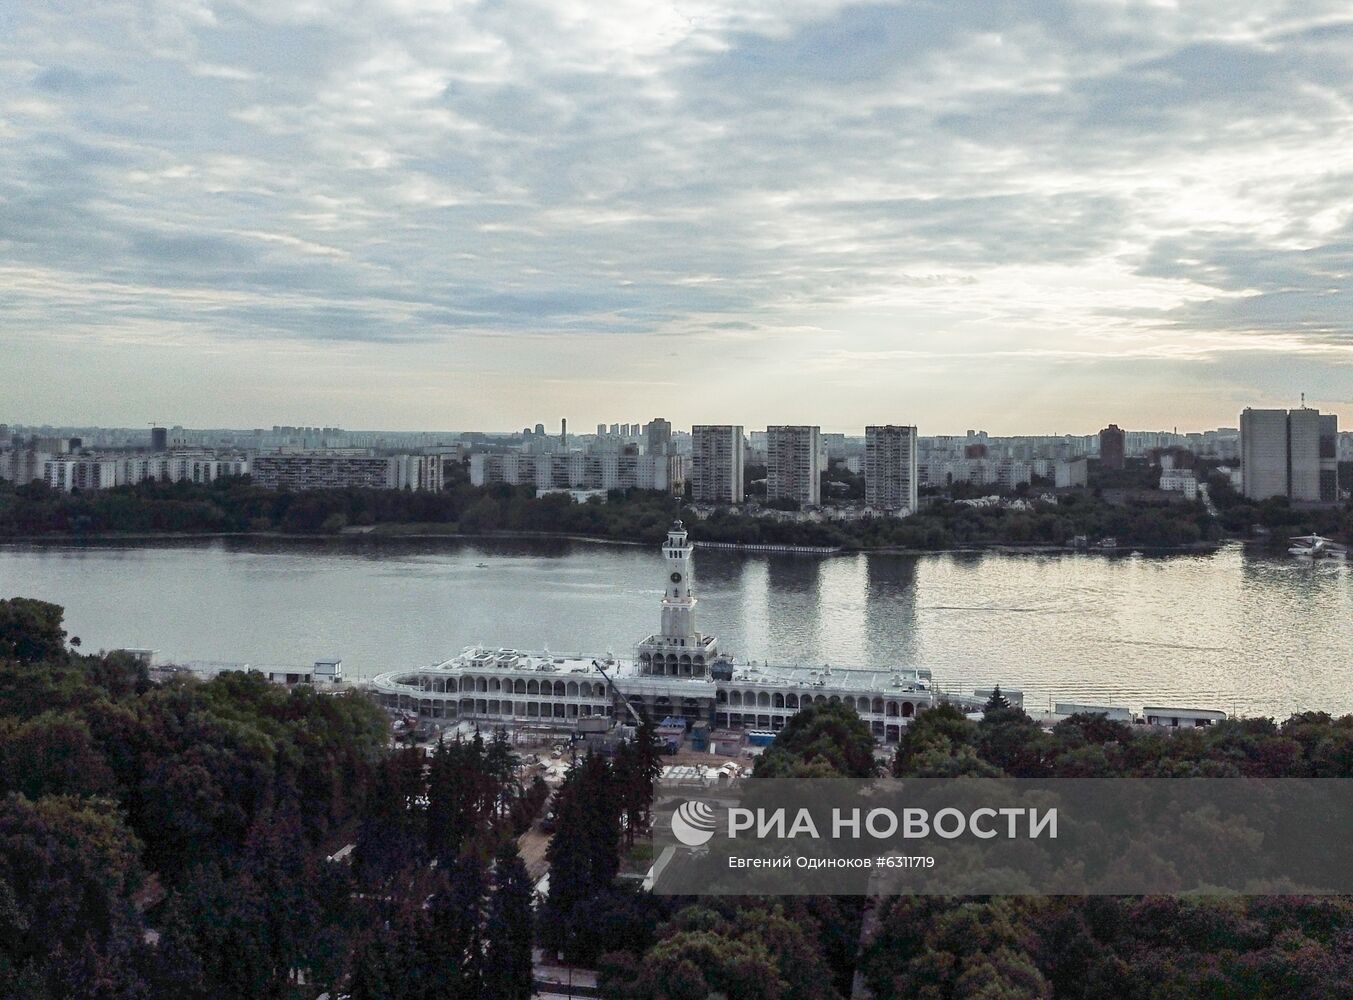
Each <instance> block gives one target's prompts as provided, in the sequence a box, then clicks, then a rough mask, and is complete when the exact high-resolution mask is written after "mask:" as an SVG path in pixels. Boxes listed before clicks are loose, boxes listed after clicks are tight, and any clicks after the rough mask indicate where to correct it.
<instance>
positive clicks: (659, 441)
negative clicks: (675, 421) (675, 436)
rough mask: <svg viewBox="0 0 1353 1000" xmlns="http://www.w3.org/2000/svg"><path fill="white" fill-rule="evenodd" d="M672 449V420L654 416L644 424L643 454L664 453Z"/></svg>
mask: <svg viewBox="0 0 1353 1000" xmlns="http://www.w3.org/2000/svg"><path fill="white" fill-rule="evenodd" d="M671 450H672V422H671V421H670V420H664V419H663V418H662V417H654V418H653V419H652V420H650V421H649V422H648V423H646V424H644V454H645V455H666V454H667V453H668V452H670V451H671Z"/></svg>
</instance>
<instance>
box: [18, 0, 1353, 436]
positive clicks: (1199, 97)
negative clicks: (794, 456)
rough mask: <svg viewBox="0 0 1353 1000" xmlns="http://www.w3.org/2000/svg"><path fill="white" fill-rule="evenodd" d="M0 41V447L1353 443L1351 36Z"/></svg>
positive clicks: (1200, 18) (401, 24)
mask: <svg viewBox="0 0 1353 1000" xmlns="http://www.w3.org/2000/svg"><path fill="white" fill-rule="evenodd" d="M0 28H3V30H2V31H0V39H4V40H3V41H0V94H3V95H4V96H3V97H0V137H2V138H3V142H0V168H2V169H0V314H2V315H3V321H2V322H0V352H2V353H3V356H4V357H5V358H6V360H7V362H8V364H7V365H6V368H7V374H8V375H9V378H8V379H7V380H6V397H7V398H6V401H7V403H8V409H9V410H10V414H9V418H10V419H12V420H24V421H26V422H34V423H38V422H54V421H56V420H58V419H60V420H71V421H74V422H76V423H81V422H91V423H92V422H101V423H112V424H118V423H121V424H128V425H139V424H142V423H149V422H151V421H159V420H163V419H165V416H166V414H173V415H175V416H176V419H177V420H178V421H179V422H181V423H183V424H185V425H194V426H225V425H230V424H232V423H236V422H239V418H238V414H240V413H248V414H251V415H253V416H252V421H253V422H255V423H259V424H264V425H271V424H275V423H276V424H283V423H288V422H291V421H294V420H295V419H296V414H297V413H298V412H303V413H305V414H307V419H308V420H312V421H314V422H316V423H319V424H340V423H341V424H344V425H352V426H364V427H373V428H381V427H384V428H393V427H411V426H433V427H468V426H484V427H497V428H504V429H506V428H512V427H520V426H523V425H527V424H530V423H534V421H535V420H536V419H538V415H539V414H541V413H550V414H569V415H570V417H571V419H573V420H575V421H576V424H577V426H579V427H586V426H589V425H591V424H593V423H595V422H597V421H598V420H601V419H608V420H609V419H610V413H605V412H601V411H602V410H609V411H611V412H614V411H615V410H621V411H627V412H638V413H663V414H665V415H666V416H667V417H668V418H669V419H671V420H673V421H674V423H676V424H678V425H681V426H691V425H692V424H695V423H700V422H710V423H740V424H743V425H747V426H752V425H762V426H765V425H770V424H775V423H779V422H783V421H792V420H797V419H811V420H813V421H816V422H818V423H820V425H821V426H822V427H823V428H824V430H825V429H845V428H854V427H864V426H865V425H867V424H870V423H886V422H889V421H895V420H899V419H901V420H907V421H913V422H916V423H918V424H919V425H921V426H922V428H923V429H925V428H927V427H928V428H932V429H934V431H935V432H940V431H941V429H946V430H947V429H950V428H953V429H957V430H961V429H962V428H966V427H993V426H1000V427H1002V428H1003V429H1007V432H1008V433H1048V432H1052V431H1053V430H1054V429H1055V428H1067V429H1074V430H1082V429H1083V431H1084V432H1085V433H1090V432H1092V431H1093V430H1094V429H1096V428H1097V427H1099V426H1102V425H1103V423H1105V422H1107V421H1109V420H1112V421H1114V422H1117V423H1118V424H1119V425H1121V426H1125V427H1127V426H1131V427H1172V426H1180V427H1184V426H1186V425H1187V426H1192V427H1215V426H1230V425H1233V424H1234V422H1235V420H1236V416H1237V414H1238V413H1239V412H1240V410H1241V409H1242V408H1243V407H1244V406H1247V405H1249V406H1257V407H1292V406H1295V405H1297V402H1298V397H1299V395H1300V393H1302V392H1305V393H1306V398H1307V401H1308V403H1309V404H1310V405H1311V406H1313V407H1318V408H1320V409H1321V410H1322V411H1324V412H1331V413H1335V414H1338V415H1339V416H1340V417H1341V418H1342V419H1343V421H1344V423H1345V425H1347V424H1348V423H1350V422H1351V421H1353V327H1351V326H1350V322H1349V317H1350V316H1353V301H1350V300H1351V299H1353V294H1351V293H1353V286H1350V276H1349V274H1348V272H1347V268H1346V267H1344V261H1345V260H1346V257H1347V248H1348V246H1349V240H1350V237H1351V236H1353V221H1351V220H1353V199H1350V196H1349V193H1348V192H1349V190H1350V186H1349V184H1348V176H1349V173H1350V172H1351V171H1353V111H1351V110H1350V109H1349V107H1348V106H1347V104H1346V102H1345V101H1344V100H1343V99H1342V97H1341V96H1340V94H1341V92H1342V89H1343V83H1344V81H1345V80H1346V79H1347V78H1348V71H1349V69H1350V63H1353V21H1350V19H1349V18H1348V15H1347V12H1346V8H1344V7H1343V6H1341V5H1337V4H1333V3H1301V4H1296V3H1279V2H1261V0H1248V2H1244V3H1241V4H1239V5H1237V4H1212V5H1206V6H1202V5H1190V6H1189V7H1188V8H1187V9H1175V8H1171V7H1168V6H1166V5H1158V6H1156V5H1152V6H1140V7H1129V6H1125V5H1121V4H1112V3H1102V4H1087V5H1084V6H1083V7H1081V8H1078V9H1072V10H1057V11H1048V12H1040V11H1039V10H1035V9H1021V8H1012V7H999V6H996V5H971V6H962V7H960V6H948V7H937V6H928V5H907V6H894V5H883V4H839V3H834V2H832V0H813V2H807V0H805V2H803V3H790V4H783V3H780V4H765V5H756V4H738V5H731V4H723V3H718V2H714V0H698V2H694V3H685V4H683V5H681V6H668V7H652V6H650V5H644V4H637V3H620V4H612V5H607V6H605V7H602V8H594V7H591V6H588V7H584V6H582V5H580V4H576V3H559V2H553V0H552V2H550V3H529V2H516V0H514V2H510V3H505V4H498V5H487V4H468V5H463V6H458V7H455V8H453V9H443V5H440V4H431V3H425V2H421V0H376V2H372V3H369V4H364V5H362V6H361V7H360V8H359V7H352V8H347V7H337V6H333V7H330V6H326V5H323V4H316V3H312V2H308V0H305V2H302V0H295V2H270V3H267V4H263V3H258V2H255V0H236V2H231V3H225V2H221V3H209V2H206V0H152V2H147V3H143V4H132V3H123V2H113V3H108V4H101V5H99V6H98V7H97V8H73V7H63V6H60V5H56V6H52V5H45V6H40V5H27V6H25V7H23V8H13V9H10V10H8V11H6V12H4V13H0ZM56 389H59V390H60V391H54V390H56ZM805 399H811V400H812V403H813V405H812V406H811V407H805V406H804V405H803V404H804V401H805ZM603 401H604V402H603ZM809 409H811V411H812V412H811V413H809V412H807V411H808V410H809Z"/></svg>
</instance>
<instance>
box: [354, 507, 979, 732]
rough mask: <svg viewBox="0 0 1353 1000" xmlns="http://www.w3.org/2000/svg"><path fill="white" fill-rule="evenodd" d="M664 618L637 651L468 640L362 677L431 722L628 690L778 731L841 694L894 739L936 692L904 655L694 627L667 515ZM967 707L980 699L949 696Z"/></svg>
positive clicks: (536, 714)
mask: <svg viewBox="0 0 1353 1000" xmlns="http://www.w3.org/2000/svg"><path fill="white" fill-rule="evenodd" d="M659 572H660V573H661V577H662V584H663V596H662V605H661V606H662V626H661V628H660V629H659V631H658V632H657V633H655V634H653V635H650V636H647V637H645V638H644V639H642V640H641V641H640V642H639V644H638V647H637V649H636V655H635V657H634V659H632V660H630V659H621V658H617V657H616V656H615V655H613V654H611V653H606V654H603V655H599V656H589V655H587V654H584V653H552V652H549V651H547V650H541V651H536V652H524V651H521V650H517V649H492V648H485V647H480V646H474V647H470V648H468V649H466V650H465V651H464V652H462V653H461V654H459V655H458V656H454V657H452V658H451V659H448V660H445V661H444V662H442V663H438V664H436V665H435V666H430V667H419V668H408V669H404V670H393V671H390V672H388V673H385V674H381V675H380V676H379V677H376V678H375V679H374V680H373V681H372V682H371V688H372V691H373V693H374V694H375V696H376V697H377V698H378V699H379V700H380V703H381V704H382V705H384V706H385V707H386V708H388V709H391V710H394V711H404V712H415V713H417V714H418V715H420V716H422V717H423V718H425V719H429V720H432V721H434V722H442V721H453V720H461V719H473V720H483V721H485V722H487V723H490V724H496V725H502V726H505V727H513V728H516V727H520V726H528V727H529V726H534V727H548V728H553V729H559V730H565V729H569V728H573V727H576V726H578V723H579V720H581V719H588V718H593V717H596V716H602V717H607V718H617V719H620V720H621V721H625V720H627V719H628V709H626V708H625V702H626V701H628V703H629V704H630V705H631V706H633V707H634V708H635V710H637V711H641V712H643V713H645V714H647V715H648V716H649V717H650V718H652V719H654V720H655V721H657V720H660V719H663V718H667V717H669V716H675V717H677V718H684V719H686V720H688V721H691V722H699V721H703V722H706V723H708V724H709V725H711V726H714V727H716V728H721V729H737V730H748V729H755V730H764V731H769V732H775V731H777V730H779V729H781V728H783V726H784V725H785V723H786V722H787V721H788V720H789V719H790V718H791V717H792V716H793V715H794V714H795V713H796V712H798V711H799V710H800V709H803V708H806V707H808V706H809V705H813V704H822V703H826V702H832V701H836V702H842V703H845V704H847V705H849V706H851V707H852V708H854V709H855V710H856V711H857V712H858V713H859V714H860V718H861V719H862V720H863V721H864V722H865V723H866V724H867V725H868V726H869V729H870V732H872V733H873V734H874V736H875V738H876V739H878V740H880V741H882V742H886V743H895V742H897V741H898V739H900V738H901V734H902V730H903V729H904V727H905V726H906V725H908V724H909V722H910V721H911V719H912V718H914V717H915V716H916V715H917V714H918V713H919V712H922V711H925V710H926V709H927V708H929V707H930V706H932V705H934V704H936V703H937V702H938V701H939V700H940V697H939V696H938V695H936V694H935V693H934V692H933V691H932V690H931V677H930V671H928V670H924V669H917V668H913V667H902V666H885V667H878V668H861V669H855V668H844V669H843V668H841V667H834V666H832V665H830V664H825V663H824V664H822V665H821V666H820V667H789V666H778V665H772V664H768V663H757V662H755V661H753V662H751V663H742V664H739V663H737V662H736V661H734V659H733V658H732V657H731V656H729V655H728V654H727V653H724V652H721V651H720V650H719V648H718V640H717V639H716V638H715V637H714V636H710V635H705V634H703V633H701V632H700V631H699V630H698V628H697V627H696V622H695V607H696V599H695V595H694V592H693V588H692V587H691V574H692V549H691V545H690V543H689V541H688V539H687V535H686V532H685V529H684V528H683V527H682V526H681V524H680V523H677V524H675V525H673V527H672V530H671V531H670V532H669V533H668V536H667V541H666V543H665V544H664V545H663V547H662V560H661V563H660V569H659ZM949 700H951V701H954V702H956V703H957V704H959V705H960V707H962V708H965V709H979V708H980V707H981V705H982V702H983V699H981V698H979V697H977V696H975V695H974V696H973V697H969V698H957V697H949Z"/></svg>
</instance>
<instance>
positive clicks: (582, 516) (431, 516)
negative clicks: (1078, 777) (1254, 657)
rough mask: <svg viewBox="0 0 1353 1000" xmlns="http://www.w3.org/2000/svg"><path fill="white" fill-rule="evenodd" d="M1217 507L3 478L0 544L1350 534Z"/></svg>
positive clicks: (1028, 539) (1291, 513) (1286, 513)
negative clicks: (291, 537)
mask: <svg viewBox="0 0 1353 1000" xmlns="http://www.w3.org/2000/svg"><path fill="white" fill-rule="evenodd" d="M1213 497H1214V498H1215V500H1216V505H1217V508H1218V516H1217V517H1215V518H1214V517H1212V516H1211V515H1209V514H1208V512H1207V510H1206V509H1205V508H1204V506H1203V504H1202V503H1201V502H1188V503H1181V502H1178V501H1177V500H1176V501H1175V502H1167V501H1165V500H1153V499H1129V500H1119V501H1118V502H1110V501H1109V500H1107V499H1105V498H1104V497H1103V496H1096V495H1095V494H1094V493H1093V492H1080V493H1071V494H1063V495H1062V496H1060V497H1059V498H1057V500H1056V501H1055V502H1054V501H1051V500H1044V499H1040V498H1038V497H1032V498H1030V499H1028V500H1026V501H1025V504H1024V505H1021V506H1018V507H1012V506H996V505H992V506H980V505H972V504H967V503H963V502H959V501H955V500H949V499H945V498H943V497H925V498H922V508H921V510H920V511H919V512H917V513H916V514H915V515H913V516H911V517H909V518H901V519H899V518H892V517H872V518H860V519H856V520H850V521H806V520H790V519H776V518H772V517H767V516H756V515H751V514H747V513H742V512H739V511H736V510H729V509H718V510H715V511H713V512H712V513H709V514H708V516H706V517H703V518H697V517H695V516H694V515H693V513H692V512H691V511H690V510H689V509H688V508H687V507H686V506H685V505H684V504H683V503H682V502H681V501H680V500H679V499H677V498H674V497H671V496H668V495H666V494H664V493H659V492H649V491H638V490H635V491H630V492H629V493H627V494H626V493H620V492H616V493H613V494H612V495H611V496H610V497H608V498H607V499H606V500H605V501H602V500H593V501H589V502H586V503H575V502H574V501H572V500H571V499H570V498H569V497H567V496H566V495H563V494H554V495H547V496H544V497H539V498H537V497H536V496H535V495H534V490H532V489H531V488H529V487H520V486H516V487H514V486H502V485H499V486H488V487H473V486H471V485H469V483H468V482H465V481H463V480H460V481H456V482H453V483H452V484H451V485H450V486H449V487H448V488H447V489H446V490H444V491H442V492H441V493H418V492H410V491H399V490H367V489H340V490H315V491H309V492H302V493H287V492H276V491H272V490H265V489H261V488H259V487H257V486H254V485H252V484H251V483H250V482H249V480H248V478H247V477H244V478H238V479H225V480H221V481H218V482H216V483H212V484H210V485H198V484H193V483H153V482H152V483H141V484H138V485H136V486H126V487H118V488H116V489H112V490H99V491H92V492H84V493H80V492H76V493H63V492H59V491H54V490H51V489H49V488H47V487H46V486H45V485H43V484H40V483H33V484H29V485H27V486H20V487H15V486H14V485H13V484H10V483H2V482H0V538H15V539H19V538H42V537H76V538H79V537H90V538H92V537H102V536H114V535H142V534H148V535H153V534H209V533H231V534H236V533H238V534H248V533H260V534H261V533H269V532H276V533H286V534H316V535H326V534H329V535H332V534H339V533H342V532H344V531H366V530H371V531H376V532H388V533H391V534H399V533H403V532H418V533H427V534H468V535H491V534H495V533H518V534H546V535H576V536H580V537H589V538H599V539H608V540H613V541H630V542H642V543H656V542H658V541H660V540H661V539H662V538H663V536H664V535H665V533H666V531H667V528H668V527H669V526H670V525H671V522H672V520H673V519H674V518H676V517H684V518H685V520H686V521H687V524H688V527H689V528H690V531H691V536H692V538H694V539H695V540H697V541H708V542H731V543H737V544H745V545H810V546H827V547H834V548H835V547H839V548H844V549H887V548H893V549H906V550H929V551H939V550H945V549H953V548H965V547H967V548H976V547H983V546H1049V547H1066V546H1069V545H1071V544H1072V543H1073V541H1074V540H1076V539H1077V537H1078V536H1080V537H1083V538H1086V539H1088V540H1090V541H1092V542H1093V541H1097V540H1099V539H1102V538H1106V537H1113V538H1116V539H1117V540H1118V543H1119V545H1120V546H1125V547H1134V548H1153V549H1176V548H1187V547H1191V546H1195V545H1197V544H1199V543H1207V542H1215V541H1218V540H1220V539H1223V538H1227V537H1247V536H1249V535H1251V533H1252V532H1253V530H1254V529H1255V528H1256V527H1257V528H1258V529H1259V530H1260V531H1261V532H1267V533H1269V534H1270V535H1271V536H1272V537H1274V538H1277V539H1283V538H1286V537H1287V536H1288V535H1294V534H1307V533H1311V532H1317V533H1321V534H1326V535H1331V536H1334V537H1338V538H1353V510H1350V509H1349V508H1343V509H1340V508H1314V509H1294V508H1292V507H1290V506H1289V505H1288V504H1287V503H1286V502H1285V501H1278V500H1271V501H1266V502H1264V503H1262V504H1251V503H1249V502H1247V501H1244V499H1243V498H1240V497H1238V496H1237V495H1236V494H1235V493H1234V491H1232V490H1230V488H1229V487H1227V486H1224V485H1223V484H1221V483H1220V482H1219V481H1218V482H1217V483H1216V485H1215V486H1214V489H1213Z"/></svg>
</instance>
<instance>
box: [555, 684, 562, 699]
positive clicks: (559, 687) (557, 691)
mask: <svg viewBox="0 0 1353 1000" xmlns="http://www.w3.org/2000/svg"><path fill="white" fill-rule="evenodd" d="M554 696H555V697H556V698H562V697H564V682H563V681H555V682H554Z"/></svg>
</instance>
